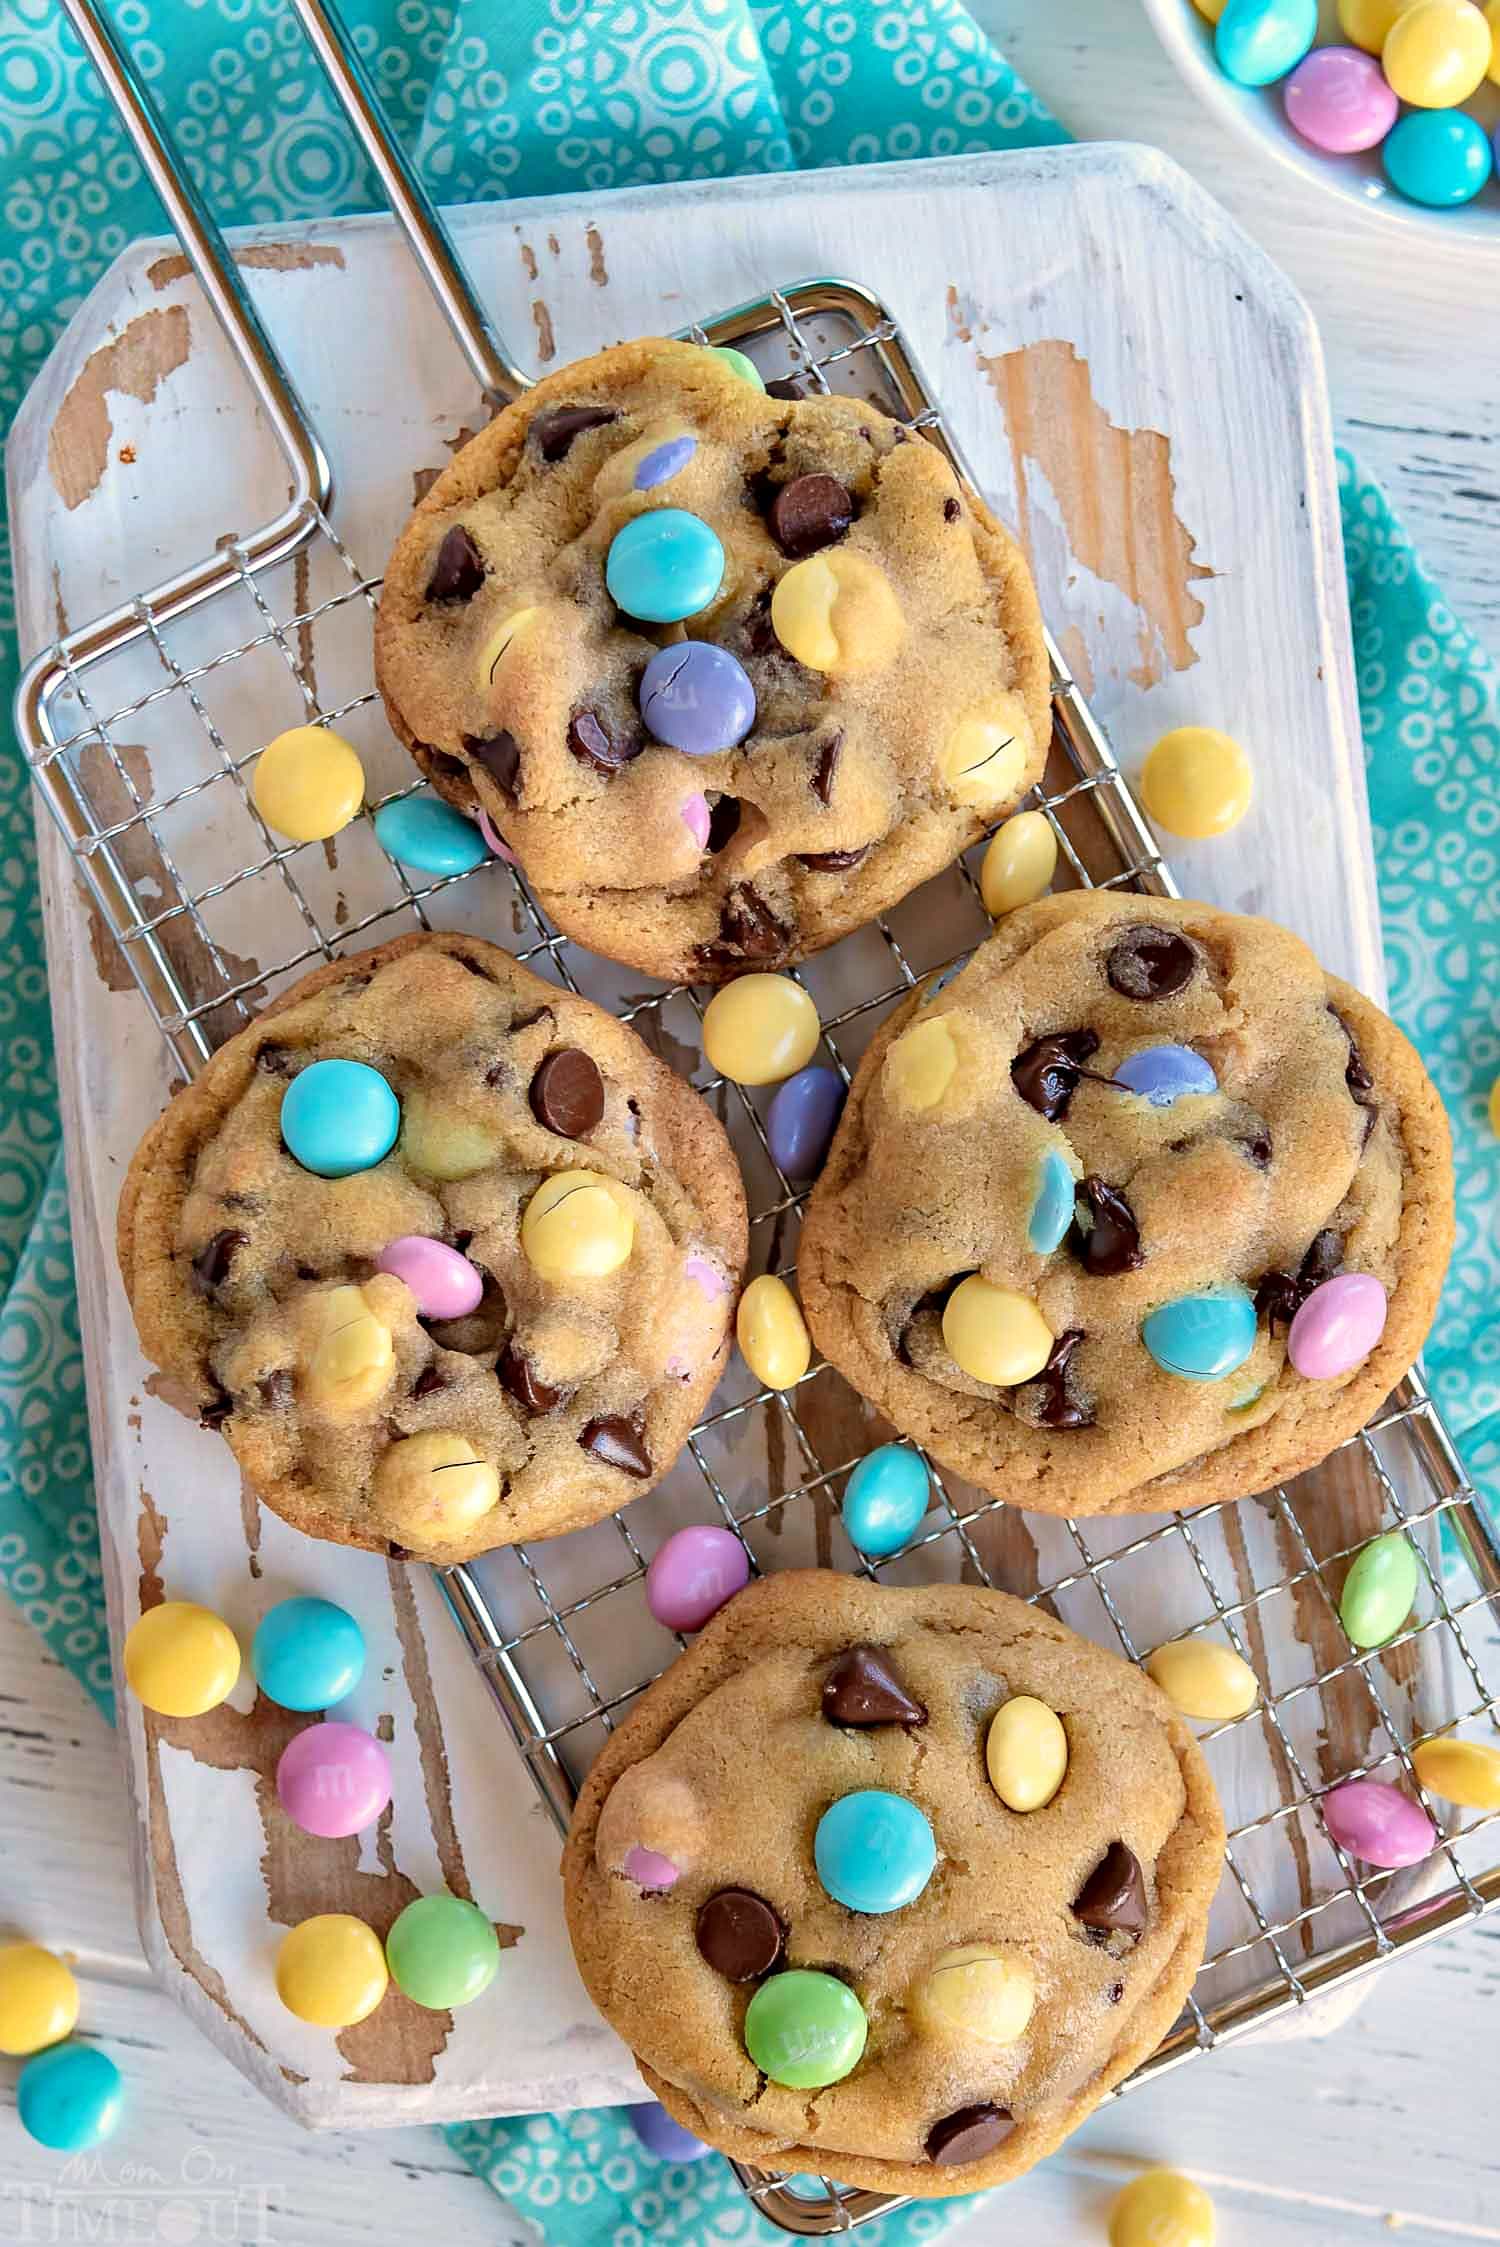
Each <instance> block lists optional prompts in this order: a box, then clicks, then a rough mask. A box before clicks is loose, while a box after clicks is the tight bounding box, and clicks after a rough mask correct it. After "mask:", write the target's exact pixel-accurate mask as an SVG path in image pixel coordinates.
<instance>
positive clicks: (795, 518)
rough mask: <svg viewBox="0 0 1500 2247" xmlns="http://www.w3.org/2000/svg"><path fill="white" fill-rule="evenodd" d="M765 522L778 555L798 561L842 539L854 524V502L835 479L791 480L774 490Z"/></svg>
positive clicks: (829, 477)
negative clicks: (780, 553)
mask: <svg viewBox="0 0 1500 2247" xmlns="http://www.w3.org/2000/svg"><path fill="white" fill-rule="evenodd" d="M768 519H769V522H770V526H771V536H772V537H773V538H774V539H775V541H776V543H777V545H778V546H779V547H780V548H781V551H782V553H783V554H789V555H790V556H791V557H792V559H793V561H801V559H802V557H803V556H804V555H806V554H816V553H817V552H818V550H819V548H820V547H823V546H832V544H833V543H834V541H835V539H840V538H842V537H843V535H844V533H845V531H847V530H848V528H849V525H850V524H851V523H852V522H853V520H854V501H853V498H852V497H851V495H850V493H849V491H848V490H847V488H846V487H845V486H844V485H843V484H841V483H840V482H839V480H838V478H837V476H822V475H815V476H794V477H793V478H792V480H791V482H790V483H789V484H781V485H779V486H778V487H777V492H776V497H775V498H774V499H773V500H772V502H771V512H770V516H769V518H768Z"/></svg>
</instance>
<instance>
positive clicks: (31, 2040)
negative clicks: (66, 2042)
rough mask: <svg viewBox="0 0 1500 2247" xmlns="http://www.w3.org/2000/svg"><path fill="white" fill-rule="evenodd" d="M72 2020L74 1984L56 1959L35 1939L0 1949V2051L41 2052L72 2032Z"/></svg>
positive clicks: (75, 2013) (74, 2017)
mask: <svg viewBox="0 0 1500 2247" xmlns="http://www.w3.org/2000/svg"><path fill="white" fill-rule="evenodd" d="M77 2019H78V1984H77V1982H76V1981H75V1980H74V1978H73V1975H72V1973H71V1972H70V1970H69V1969H68V1968H67V1967H66V1966H65V1965H64V1964H63V1962H62V1960H61V1959H60V1958H58V1957H56V1956H55V1955H54V1954H53V1952H51V1951H49V1950H43V1948H42V1946H41V1944H40V1943H6V1944H5V1945H4V1946H3V1947H0V2052H4V2053H6V2054H8V2055H9V2056H10V2057H11V2058H13V2059H14V2058H24V2057H25V2056H26V2055H27V2054H28V2053H31V2052H43V2051H45V2050H46V2048H47V2046H48V2045H49V2044H60V2043H61V2042H62V2040H63V2038H64V2037H65V2036H71V2035H72V2033H73V2028H74V2024H75V2023H76V2021H77Z"/></svg>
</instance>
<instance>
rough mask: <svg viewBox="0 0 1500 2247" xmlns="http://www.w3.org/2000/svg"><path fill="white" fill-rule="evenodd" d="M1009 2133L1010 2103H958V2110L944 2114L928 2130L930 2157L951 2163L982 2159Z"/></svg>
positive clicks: (928, 2155) (1003, 2141)
mask: <svg viewBox="0 0 1500 2247" xmlns="http://www.w3.org/2000/svg"><path fill="white" fill-rule="evenodd" d="M1010 2133H1011V2116H1010V2109H1009V2107H992V2106H983V2105H981V2106H972V2107H959V2108H958V2110H957V2111H956V2112H955V2113H953V2114H945V2115H944V2116H943V2119H942V2121H941V2122H934V2124H933V2125H932V2128H931V2129H930V2130H929V2131H928V2133H927V2158H928V2160H929V2161H937V2162H941V2163H943V2164H945V2165H946V2166H949V2167H951V2166H953V2165H954V2164H956V2163H958V2162H964V2161H982V2160H983V2159H984V2157H985V2155H986V2154H987V2153H993V2152H994V2151H995V2150H996V2148H997V2147H999V2146H1003V2145H1004V2143H1005V2141H1006V2139H1007V2138H1008V2137H1009V2136H1010Z"/></svg>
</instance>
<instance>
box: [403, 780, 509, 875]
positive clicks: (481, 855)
mask: <svg viewBox="0 0 1500 2247" xmlns="http://www.w3.org/2000/svg"><path fill="white" fill-rule="evenodd" d="M375 839H376V841H377V842H378V843H379V844H380V847H381V849H382V850H386V851H389V852H390V854H391V856H392V858H399V859H400V861H401V863H402V865H403V866H415V867H416V868H417V870H418V871H419V872H420V873H423V874H472V873H473V871H474V869H475V867H476V866H482V865H483V864H484V862H485V860H486V859H487V858H488V857H489V855H490V853H489V846H488V844H487V843H486V842H485V839H484V837H483V835H481V834H480V832H479V829H478V828H477V827H476V826H475V825H474V822H473V821H472V819H465V817H464V815H463V813H462V812H461V811H455V810H454V808H453V806H452V805H451V804H445V803H444V802H443V799H442V797H441V796H430V795H425V794H424V795H417V796H403V797H402V798H401V800H400V801H399V803H394V804H382V805H381V807H380V809H379V811H377V812H376V814H375Z"/></svg>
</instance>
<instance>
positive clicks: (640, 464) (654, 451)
mask: <svg viewBox="0 0 1500 2247" xmlns="http://www.w3.org/2000/svg"><path fill="white" fill-rule="evenodd" d="M697 450H698V440H697V438H696V437H668V438H667V439H666V440H665V441H664V442H663V443H662V444H660V445H653V446H652V448H651V450H650V452H648V453H647V455H646V457H645V459H644V460H638V461H637V462H636V464H635V475H634V477H633V478H632V482H633V483H634V485H635V488H636V490H637V491H638V492H652V491H655V489H656V487H657V485H658V484H668V483H670V482H671V480H672V478H673V477H674V476H680V475H681V474H682V471H683V470H684V468H686V466H687V464H688V462H689V461H690V460H691V459H692V457H693V455H694V453H695V452H696V451H697ZM632 2111H633V2110H632Z"/></svg>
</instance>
